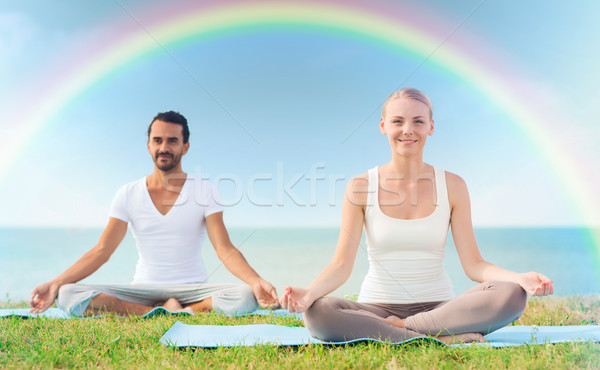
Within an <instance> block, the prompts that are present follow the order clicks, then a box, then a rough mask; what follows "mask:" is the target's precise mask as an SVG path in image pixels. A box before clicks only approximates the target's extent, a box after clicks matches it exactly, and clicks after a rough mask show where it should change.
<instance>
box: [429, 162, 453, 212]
mask: <svg viewBox="0 0 600 370" xmlns="http://www.w3.org/2000/svg"><path fill="white" fill-rule="evenodd" d="M433 170H434V171H435V192H436V194H437V204H436V206H438V207H443V208H447V209H450V203H449V201H448V188H447V187H446V172H445V171H444V169H443V168H439V167H435V166H434V167H433Z"/></svg>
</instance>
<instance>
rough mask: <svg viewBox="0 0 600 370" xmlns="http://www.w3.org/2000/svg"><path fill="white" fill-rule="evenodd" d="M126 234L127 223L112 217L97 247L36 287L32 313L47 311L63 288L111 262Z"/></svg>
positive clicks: (31, 303) (31, 302)
mask: <svg viewBox="0 0 600 370" xmlns="http://www.w3.org/2000/svg"><path fill="white" fill-rule="evenodd" d="M126 233H127V223H126V222H125V221H123V220H119V219H118V218H113V217H111V218H110V219H109V221H108V225H107V226H106V228H105V229H104V231H103V232H102V235H101V236H100V240H99V241H98V244H96V246H94V247H93V248H92V249H90V250H89V251H88V252H87V253H85V254H84V255H83V256H82V257H81V258H80V259H79V260H77V262H75V263H74V264H73V265H72V266H71V267H69V268H68V269H67V270H65V272H63V273H62V274H60V275H59V276H57V277H56V278H55V279H53V280H51V281H49V282H47V283H44V284H41V285H38V286H37V287H35V289H34V290H33V292H32V293H31V300H30V302H29V304H30V305H31V307H32V308H31V310H30V311H31V312H33V313H38V312H43V311H45V310H46V309H47V308H48V307H50V306H51V305H52V303H54V300H55V299H56V296H57V294H58V290H59V289H60V287H61V286H63V285H65V284H71V283H76V282H78V281H80V280H82V279H85V278H86V277H88V276H90V275H91V274H92V273H94V272H95V271H96V270H98V269H99V268H100V266H102V265H103V264H105V263H106V262H107V261H108V260H109V258H110V256H111V255H112V254H113V252H114V251H115V250H116V249H117V247H118V246H119V244H121V241H123V238H124V237H125V234H126Z"/></svg>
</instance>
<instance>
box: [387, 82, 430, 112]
mask: <svg viewBox="0 0 600 370" xmlns="http://www.w3.org/2000/svg"><path fill="white" fill-rule="evenodd" d="M398 98H408V99H413V100H417V101H420V102H421V103H423V104H425V105H426V106H427V108H429V118H430V119H431V118H433V106H432V104H431V100H429V97H428V96H427V95H425V93H423V92H422V91H420V90H417V89H413V88H411V87H405V88H404V89H402V90H398V91H395V92H393V93H392V94H391V95H390V96H388V98H387V99H386V100H385V102H384V103H383V110H382V112H381V116H382V117H385V108H386V107H387V105H388V104H389V103H390V102H391V101H392V100H394V99H398Z"/></svg>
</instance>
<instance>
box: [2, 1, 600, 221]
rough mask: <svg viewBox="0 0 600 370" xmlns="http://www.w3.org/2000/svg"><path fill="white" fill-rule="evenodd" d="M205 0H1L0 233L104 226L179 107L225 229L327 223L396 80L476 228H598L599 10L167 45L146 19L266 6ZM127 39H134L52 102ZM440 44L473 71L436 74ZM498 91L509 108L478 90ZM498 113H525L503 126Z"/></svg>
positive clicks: (538, 7)
mask: <svg viewBox="0 0 600 370" xmlns="http://www.w3.org/2000/svg"><path fill="white" fill-rule="evenodd" d="M281 3H284V4H291V5H293V4H299V2H293V1H292V2H289V1H288V2H285V1H284V2H277V4H280V5H281ZM309 3H310V4H313V9H317V10H318V9H319V6H317V5H315V4H322V5H321V7H323V6H326V5H332V6H337V7H341V8H347V9H356V8H357V6H356V2H346V3H343V2H340V1H321V2H318V3H317V2H312V3H311V2H309ZM218 4H219V2H214V1H212V2H208V1H195V2H192V1H171V2H169V3H168V5H165V3H164V2H159V1H137V0H136V1H133V0H118V1H103V2H80V1H72V0H65V1H60V2H58V1H41V0H38V1H31V0H23V1H18V2H14V1H7V0H0V107H1V108H0V111H1V112H2V116H3V119H2V120H0V131H1V132H2V135H0V155H1V158H2V161H1V162H0V204H1V205H2V210H3V212H0V227H72V228H80V227H81V228H86V227H97V226H103V225H104V224H105V223H106V222H107V219H108V210H109V206H110V203H111V200H112V198H113V196H114V194H115V193H116V191H117V190H118V189H119V187H121V186H122V185H123V184H125V183H127V182H131V181H134V180H137V179H139V178H141V177H143V176H146V175H148V174H150V173H151V172H152V169H153V164H152V161H151V158H150V156H149V154H148V153H147V150H146V136H145V132H146V129H147V126H148V124H149V123H150V121H151V119H152V117H154V115H155V114H156V113H157V112H161V111H167V110H175V111H179V112H181V113H182V114H184V115H185V116H186V117H187V118H188V121H189V122H190V130H191V137H190V144H191V146H190V150H189V152H188V154H187V155H186V156H185V157H184V159H183V168H184V170H185V171H186V172H187V173H189V174H191V175H193V176H196V177H202V178H206V179H208V180H209V181H212V182H213V183H215V184H216V185H217V186H218V188H219V189H220V192H221V195H222V198H223V202H224V205H225V206H226V210H225V221H226V224H228V225H230V226H336V225H339V222H340V216H341V203H342V199H343V193H344V188H345V184H346V183H347V182H348V180H350V179H351V178H352V177H354V176H356V175H359V174H361V173H364V172H366V171H367V170H368V169H370V168H373V167H375V166H376V165H382V164H384V163H386V162H388V161H389V160H390V158H391V154H390V149H389V145H388V144H387V138H386V137H384V136H383V135H381V133H380V132H379V128H378V124H379V118H380V109H381V104H382V102H383V101H384V100H385V98H386V97H387V96H388V95H389V94H390V93H391V92H393V91H395V90H397V89H399V88H401V87H406V86H410V87H415V88H418V89H420V90H422V91H424V92H425V93H427V94H428V95H429V96H430V97H431V100H432V101H433V107H434V113H433V114H434V119H435V133H434V135H433V136H432V137H431V138H429V139H428V142H427V146H426V148H425V154H424V160H425V161H426V162H427V163H430V164H433V165H436V166H439V167H442V168H444V169H445V170H447V171H450V172H453V173H456V174H458V175H460V176H461V177H463V178H464V179H465V181H466V182H467V185H468V187H469V191H470V195H471V203H472V209H473V222H474V224H475V226H480V227H503V226H552V227H554V226H581V225H584V226H598V225H600V195H598V194H597V193H596V192H595V191H594V190H595V189H598V188H599V187H600V170H599V169H600V146H598V145H597V143H596V141H597V138H598V137H600V135H599V134H600V128H599V126H598V123H597V117H598V116H599V115H600V90H599V89H598V86H600V72H598V69H597V66H598V65H600V45H599V44H598V42H597V35H599V34H600V24H598V22H597V19H598V16H599V15H600V4H599V3H598V2H596V1H591V0H590V1H578V2H577V3H576V5H566V4H565V3H564V2H560V1H544V2H540V1H520V0H519V1H517V0H508V1H502V2H495V1H481V0H477V1H471V0H464V1H460V2H445V1H433V0H427V1H384V0H374V1H371V2H368V3H367V2H362V4H363V5H361V6H358V9H362V10H361V11H362V12H363V13H362V14H364V15H365V17H373V18H372V19H378V17H380V18H381V17H382V15H381V14H387V18H386V20H387V21H390V20H392V21H394V22H396V24H397V25H399V26H402V25H404V24H406V25H410V27H411V29H413V30H418V31H419V32H423V33H424V34H427V35H432V39H433V40H434V42H433V43H431V44H423V45H421V46H416V47H410V46H403V41H402V40H400V41H398V43H396V44H394V43H393V42H389V41H388V42H385V41H382V40H379V39H378V38H377V37H374V36H372V35H371V36H367V34H368V31H369V29H360V28H357V29H356V30H354V31H353V32H348V31H347V30H343V29H341V28H339V26H340V24H338V23H336V22H333V23H332V24H331V25H330V26H322V27H310V26H307V25H305V24H303V23H302V22H299V23H289V24H287V23H286V19H285V18H283V19H281V20H280V21H279V22H278V24H276V25H267V24H258V25H255V26H244V27H241V26H239V25H236V24H235V23H234V24H231V26H230V27H225V26H227V25H224V27H222V30H221V31H217V30H216V29H217V28H218V27H216V28H215V29H213V30H212V31H210V30H209V31H207V32H204V33H201V34H199V35H197V36H195V37H189V38H182V39H176V40H174V41H172V40H171V41H170V40H168V39H167V38H161V37H163V36H162V34H160V33H159V32H158V31H156V28H155V25H156V24H159V23H160V22H161V20H162V21H166V20H169V19H177V16H178V15H179V16H181V15H185V14H186V12H189V11H190V10H194V9H195V10H198V9H200V10H203V9H204V10H205V13H206V14H208V16H210V15H211V14H213V13H211V12H212V11H215V9H217V10H219V11H220V12H224V13H225V14H227V12H228V11H230V12H232V14H233V12H235V11H236V10H235V9H237V8H236V6H238V7H239V6H244V7H249V8H251V7H252V6H253V5H256V6H258V5H260V6H263V7H264V6H266V5H265V4H270V3H268V2H265V1H243V2H240V1H225V2H221V4H223V5H218ZM273 4H274V3H273ZM340 4H345V5H340ZM364 4H368V5H366V6H365V5H364ZM227 7H229V8H227ZM227 9H230V10H227ZM371 9H372V10H373V14H371V13H370V10H371ZM382 9H384V11H382ZM320 11H322V12H325V11H326V9H325V8H322V9H321V10H320ZM220 14H221V13H220ZM318 14H319V12H318V11H315V13H314V14H312V15H313V16H315V17H316V16H317V15H318ZM215 17H216V16H215ZM381 19H383V18H381ZM382 23H383V21H382ZM357 27H358V26H357ZM134 33H136V34H138V35H141V36H140V37H142V38H145V42H148V43H150V44H152V43H153V44H154V47H153V48H151V49H152V50H150V51H148V52H146V53H144V54H143V55H141V56H138V57H137V58H134V59H131V60H123V61H120V62H119V61H117V63H116V64H115V67H114V68H112V69H110V70H108V71H106V73H104V74H101V75H99V76H97V78H96V79H94V80H91V81H90V82H89V83H86V84H85V86H84V88H81V89H79V90H77V91H76V93H75V94H73V96H71V97H70V98H69V99H67V100H65V101H64V102H63V103H61V104H58V103H56V104H55V103H53V102H54V100H53V99H59V98H58V97H60V91H61V88H63V87H64V86H69V84H70V83H72V82H73V80H74V76H77V73H78V72H80V71H82V70H84V69H85V68H86V66H89V65H90V64H92V63H93V62H94V61H96V60H100V58H101V57H102V56H103V55H106V53H107V52H109V51H111V50H113V49H114V48H115V47H116V46H117V45H120V44H119V43H120V42H122V41H123V40H126V39H127V37H128V36H129V35H131V34H134ZM390 36H391V38H393V37H394V35H390ZM415 40H416V42H418V41H419V40H420V39H418V38H417V37H416V36H415ZM415 50H417V51H418V52H415ZM452 51H455V52H454V53H452ZM444 53H449V54H447V55H449V56H452V55H459V56H461V57H462V58H465V60H469V61H472V62H473V65H476V66H479V67H481V70H482V71H484V72H485V73H484V74H483V75H482V76H484V77H485V78H489V80H488V79H486V81H485V83H483V82H481V83H480V84H478V83H477V81H475V82H474V79H473V76H474V74H473V73H471V72H470V71H468V70H467V71H466V72H465V71H462V72H460V71H457V70H456V69H455V68H449V67H445V68H444V65H445V64H450V63H451V62H450V59H444V58H445V57H444V56H445V55H446V54H444ZM476 86H479V88H476ZM482 86H483V88H482ZM500 89H501V91H504V92H505V96H508V97H510V99H512V101H513V102H516V103H514V104H513V105H512V108H511V106H510V105H509V104H507V103H506V102H504V101H503V100H502V99H498V96H497V95H494V94H493V92H494V91H500ZM53 104H55V106H57V107H58V109H56V110H55V111H52V112H50V113H49V114H46V110H45V109H46V108H45V107H48V106H52V105H53ZM515 106H517V107H519V109H521V110H523V111H527V112H528V115H525V116H523V115H521V117H531V118H532V119H531V120H528V119H524V118H521V119H515V116H514V114H511V113H512V112H514V110H515V109H514V107H515ZM36 115H37V116H36ZM38 116H39V117H41V118H39V117H38ZM31 117H34V118H31ZM35 117H38V118H35ZM32 122H33V123H32ZM579 185H581V186H579Z"/></svg>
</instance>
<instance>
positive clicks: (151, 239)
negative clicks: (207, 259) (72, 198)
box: [110, 176, 223, 284]
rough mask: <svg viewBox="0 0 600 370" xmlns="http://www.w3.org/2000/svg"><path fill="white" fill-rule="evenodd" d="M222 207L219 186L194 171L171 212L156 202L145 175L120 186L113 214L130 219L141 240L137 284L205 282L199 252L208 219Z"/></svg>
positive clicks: (138, 243)
mask: <svg viewBox="0 0 600 370" xmlns="http://www.w3.org/2000/svg"><path fill="white" fill-rule="evenodd" d="M222 211H223V206H222V205H221V198H220V196H219V191H218V190H217V187H216V186H215V185H213V184H211V183H210V182H208V181H206V180H202V179H197V178H194V177H191V176H188V177H187V179H186V181H185V183H184V185H183V188H182V189H181V193H180V194H179V198H177V201H176V202H175V204H174V205H173V207H172V208H171V210H170V211H169V212H168V213H167V214H166V215H163V214H161V213H160V212H159V211H158V209H156V206H155V205H154V203H153V202H152V198H150V193H148V188H147V186H146V178H145V177H144V178H142V179H140V180H137V181H134V182H132V183H129V184H126V185H124V186H123V187H122V188H121V189H119V191H118V192H117V194H116V195H115V198H114V199H113V202H112V205H111V209H110V217H114V218H118V219H120V220H123V221H125V222H128V223H130V225H131V230H132V232H133V237H134V238H135V240H136V244H137V249H138V255H139V257H138V262H137V266H136V269H135V275H134V277H133V282H132V284H185V283H202V282H205V281H206V271H205V270H204V266H203V264H202V257H201V254H200V252H201V249H202V244H203V242H204V239H205V234H206V226H205V223H204V221H205V218H206V217H208V216H209V215H211V214H213V213H216V212H222Z"/></svg>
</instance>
